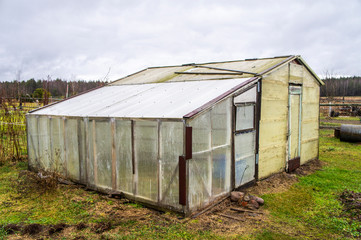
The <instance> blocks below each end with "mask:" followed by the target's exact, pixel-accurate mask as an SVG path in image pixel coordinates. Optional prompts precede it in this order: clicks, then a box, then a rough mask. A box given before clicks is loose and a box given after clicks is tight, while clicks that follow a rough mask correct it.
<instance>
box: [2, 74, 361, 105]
mask: <svg viewBox="0 0 361 240" xmlns="http://www.w3.org/2000/svg"><path fill="white" fill-rule="evenodd" d="M322 80H323V81H324V83H325V85H323V86H321V93H320V95H321V97H333V96H361V77H356V76H354V77H337V78H336V77H327V78H325V79H322ZM106 83H107V82H103V81H99V80H98V81H84V80H78V81H66V80H62V79H59V78H58V79H56V80H35V79H33V78H32V79H29V80H27V81H12V82H0V97H2V98H22V99H24V100H25V101H26V100H29V101H31V99H36V98H43V97H46V98H47V97H53V98H59V99H60V98H64V97H70V96H74V95H76V94H79V93H82V92H85V91H88V90H91V89H94V88H97V87H100V86H104V85H105V84H106ZM44 94H45V96H44Z"/></svg>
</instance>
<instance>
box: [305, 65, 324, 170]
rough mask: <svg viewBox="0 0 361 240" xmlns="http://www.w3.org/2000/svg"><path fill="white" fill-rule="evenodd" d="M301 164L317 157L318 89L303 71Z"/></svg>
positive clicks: (306, 72) (308, 74)
mask: <svg viewBox="0 0 361 240" xmlns="http://www.w3.org/2000/svg"><path fill="white" fill-rule="evenodd" d="M302 93H303V94H302V126H301V133H302V135H301V164H304V163H306V162H307V161H309V160H311V159H314V158H317V157H318V138H319V109H320V108H319V104H320V103H319V100H320V88H319V85H318V82H317V81H316V80H315V78H314V77H313V76H312V75H311V74H310V73H309V72H308V71H307V70H306V69H304V71H303V89H302Z"/></svg>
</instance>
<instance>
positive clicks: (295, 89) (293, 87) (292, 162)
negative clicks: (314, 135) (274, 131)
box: [285, 84, 303, 172]
mask: <svg viewBox="0 0 361 240" xmlns="http://www.w3.org/2000/svg"><path fill="white" fill-rule="evenodd" d="M302 88H303V87H302V84H289V86H288V127H287V128H288V129H287V157H286V166H285V168H286V171H287V172H292V171H294V170H295V169H297V168H298V167H300V165H301V137H302V131H301V130H302V93H303V90H302ZM292 95H299V98H300V99H299V101H300V102H299V106H298V108H299V110H298V140H297V141H298V144H297V156H296V157H295V158H292V159H291V128H292V126H291V121H292V117H291V113H292V111H291V107H292V106H291V96H292Z"/></svg>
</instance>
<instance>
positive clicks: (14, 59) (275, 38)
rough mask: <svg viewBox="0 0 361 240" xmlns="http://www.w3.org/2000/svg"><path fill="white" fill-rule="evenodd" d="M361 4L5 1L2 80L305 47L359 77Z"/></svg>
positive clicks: (319, 66)
mask: <svg viewBox="0 0 361 240" xmlns="http://www.w3.org/2000/svg"><path fill="white" fill-rule="evenodd" d="M360 10H361V3H360V2H359V1H357V0H350V1H346V2H340V1H336V0H331V1H327V2H323V1H310V0H301V1H292V2H290V1H285V0H282V1H277V2H274V1H267V0H263V1H243V0H242V1H214V0H211V1H190V0H185V1H163V0H153V1H115V0H113V1H110V0H109V1H106V0H99V1H95V0H87V1H85V0H82V1H71V0H64V1H55V0H52V1H45V0H33V1H25V2H24V1H19V0H2V1H0V29H2V31H1V32H0V38H1V39H2V40H1V42H0V81H8V80H13V79H14V78H15V76H16V72H17V71H19V70H21V72H22V74H21V78H22V79H23V80H26V79H29V78H32V77H34V78H46V76H47V75H51V76H52V77H53V78H56V77H60V78H64V79H69V78H71V77H72V76H74V75H75V76H76V77H77V78H78V79H86V80H89V79H92V80H96V79H103V78H104V76H105V75H106V74H107V72H108V70H109V68H111V72H110V75H109V77H110V79H117V78H120V77H122V76H124V75H127V74H130V73H133V72H135V71H138V70H141V69H142V68H145V67H149V66H158V65H173V64H182V63H187V62H208V61H223V60H234V59H244V58H254V57H272V56H279V55H288V54H301V55H302V56H303V57H304V58H305V59H306V61H307V62H308V63H309V65H310V66H311V67H312V68H313V69H314V70H315V71H316V72H317V73H318V74H322V73H323V72H324V71H325V70H332V71H333V72H335V73H337V74H340V75H361V69H360V68H359V67H358V65H359V62H360V60H361V59H360V58H361V57H360V54H359V53H358V51H357V50H358V47H359V46H360V43H361V42H360V41H361V32H360V31H359V29H360V27H361V26H360V25H361V15H360V14H359V12H360Z"/></svg>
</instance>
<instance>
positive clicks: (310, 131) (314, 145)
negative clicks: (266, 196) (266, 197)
mask: <svg viewBox="0 0 361 240" xmlns="http://www.w3.org/2000/svg"><path fill="white" fill-rule="evenodd" d="M289 83H294V84H302V113H301V114H302V123H301V164H304V163H306V162H307V161H309V160H311V159H314V158H317V157H318V137H319V134H318V130H319V84H318V82H317V80H316V79H315V78H314V77H313V75H312V74H311V73H310V72H309V71H308V70H307V69H306V68H305V67H304V66H303V65H299V64H295V63H289V64H286V65H284V66H282V67H280V68H278V69H277V70H276V71H274V72H272V73H270V74H268V75H266V76H264V77H263V79H262V104H261V119H260V129H259V131H260V140H259V178H260V179H262V178H265V177H268V176H270V175H271V174H274V173H277V172H281V171H284V169H285V167H286V162H287V161H288V159H287V150H288V137H287V135H288V114H289V113H288V86H289Z"/></svg>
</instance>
